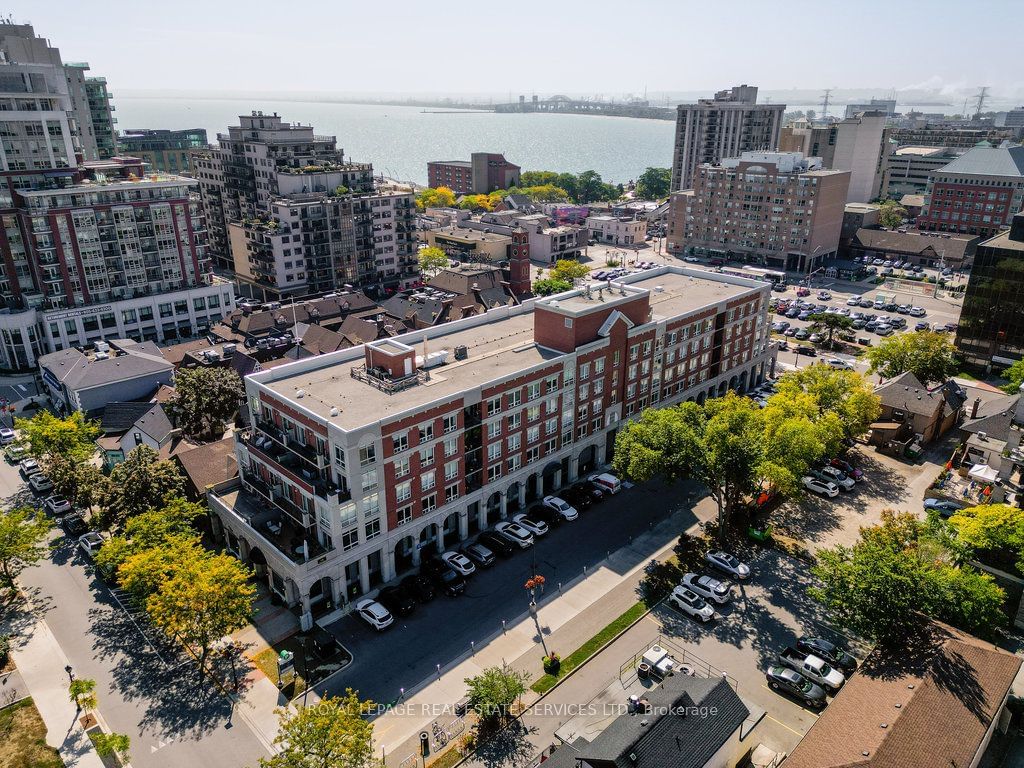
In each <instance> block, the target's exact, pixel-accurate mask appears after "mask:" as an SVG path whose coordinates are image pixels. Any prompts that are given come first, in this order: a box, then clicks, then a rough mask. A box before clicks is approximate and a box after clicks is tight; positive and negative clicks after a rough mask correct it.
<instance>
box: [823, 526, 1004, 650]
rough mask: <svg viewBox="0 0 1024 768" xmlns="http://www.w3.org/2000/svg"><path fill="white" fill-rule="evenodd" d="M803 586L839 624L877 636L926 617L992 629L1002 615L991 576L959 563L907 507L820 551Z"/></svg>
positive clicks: (889, 638)
mask: <svg viewBox="0 0 1024 768" xmlns="http://www.w3.org/2000/svg"><path fill="white" fill-rule="evenodd" d="M811 570H812V572H813V573H814V575H815V576H816V577H817V578H818V580H819V582H820V584H819V585H817V586H814V587H812V588H811V589H809V590H808V592H809V594H810V595H811V597H812V598H814V599H815V600H817V601H818V602H820V603H821V604H822V605H824V606H825V607H826V608H827V609H828V610H829V611H830V612H831V614H832V617H833V620H834V621H835V622H836V623H837V624H838V625H839V626H842V627H845V628H846V629H849V630H851V631H853V632H855V633H857V634H861V635H864V636H866V637H870V638H873V639H875V640H878V641H880V642H883V643H886V642H899V641H900V639H901V638H903V637H904V636H905V635H906V633H907V632H908V631H910V630H911V629H912V628H913V627H914V626H916V625H919V624H920V623H921V621H922V620H923V619H924V618H925V617H932V618H935V619H938V620H940V621H945V622H947V623H950V624H953V625H954V626H957V627H959V628H960V629H963V630H965V631H967V632H971V633H973V634H979V635H983V636H990V635H991V634H992V632H993V631H994V629H995V628H996V627H997V626H999V625H1000V624H1002V623H1005V617H1004V616H1003V614H1002V603H1003V599H1004V597H1005V596H1004V594H1003V591H1002V590H1001V589H1000V588H999V587H998V585H996V583H995V582H994V581H993V580H992V578H991V577H989V576H987V575H986V574H980V573H978V572H977V571H975V570H973V569H971V568H968V567H965V566H958V565H956V564H955V563H954V562H952V558H951V557H946V556H944V554H943V553H942V551H941V547H940V545H939V544H938V542H936V541H935V540H934V539H932V537H931V533H930V532H929V530H928V526H927V525H926V524H925V523H923V522H922V521H920V520H917V519H916V518H915V517H914V516H913V515H911V514H909V513H905V512H904V513H899V514H897V513H895V512H892V511H891V510H886V511H884V512H883V513H882V520H881V523H880V524H878V525H875V526H871V527H865V528H861V530H860V538H859V540H858V541H857V542H856V543H855V544H854V545H853V546H851V547H847V546H845V545H841V544H840V545H837V546H835V547H833V548H831V549H825V550H822V551H820V552H819V553H818V562H817V564H816V565H815V566H814V567H813V568H812V569H811Z"/></svg>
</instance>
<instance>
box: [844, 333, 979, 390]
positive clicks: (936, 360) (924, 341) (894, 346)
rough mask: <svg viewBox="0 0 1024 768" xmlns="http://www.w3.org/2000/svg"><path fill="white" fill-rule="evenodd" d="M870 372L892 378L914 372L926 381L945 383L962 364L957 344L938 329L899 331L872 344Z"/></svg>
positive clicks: (918, 377)
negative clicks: (912, 331) (938, 331)
mask: <svg viewBox="0 0 1024 768" xmlns="http://www.w3.org/2000/svg"><path fill="white" fill-rule="evenodd" d="M864 356H865V358H866V359H867V361H868V362H869V363H870V364H871V367H870V368H869V373H877V374H878V375H879V376H882V377H883V378H886V379H892V378H894V377H896V376H899V375H900V374H901V373H907V372H910V373H912V374H914V376H916V377H917V379H918V380H919V381H920V382H921V383H922V384H932V383H941V382H944V381H945V380H946V379H948V378H949V377H950V376H952V375H953V374H954V373H956V371H957V369H958V368H959V361H958V360H957V353H956V347H954V346H953V344H952V342H950V340H949V338H948V337H947V336H946V334H943V333H937V332H935V331H921V332H919V333H897V334H894V335H892V336H890V337H889V338H887V339H885V340H883V341H881V342H879V344H878V345H877V346H874V347H869V348H868V349H867V350H866V351H865V353H864Z"/></svg>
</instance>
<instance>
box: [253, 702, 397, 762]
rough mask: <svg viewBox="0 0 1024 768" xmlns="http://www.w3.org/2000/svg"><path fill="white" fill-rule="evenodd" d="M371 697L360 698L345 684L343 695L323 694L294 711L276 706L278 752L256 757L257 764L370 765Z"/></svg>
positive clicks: (374, 756)
mask: <svg viewBox="0 0 1024 768" xmlns="http://www.w3.org/2000/svg"><path fill="white" fill-rule="evenodd" d="M373 706H374V704H373V702H372V701H360V700H359V697H358V696H357V695H356V693H355V692H354V691H353V690H352V689H351V688H349V689H348V690H346V691H345V695H344V696H325V697H324V698H322V699H321V700H320V701H318V702H317V703H316V704H314V705H312V706H309V707H302V708H301V709H299V710H298V711H297V712H294V711H292V710H284V709H282V710H278V717H279V718H280V721H281V728H280V730H279V732H278V734H277V736H276V737H274V744H275V745H276V746H277V747H278V748H279V750H280V751H279V752H278V753H277V754H275V755H274V756H273V757H267V758H260V768H372V767H373V766H376V765H377V758H376V755H375V753H374V748H373V723H372V722H370V721H369V720H368V719H367V718H366V715H367V714H368V713H369V712H370V711H371V709H372V708H373Z"/></svg>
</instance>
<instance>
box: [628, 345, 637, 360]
mask: <svg viewBox="0 0 1024 768" xmlns="http://www.w3.org/2000/svg"><path fill="white" fill-rule="evenodd" d="M638 357H640V345H639V344H634V345H633V346H631V347H630V348H629V359H630V360H636V359H637V358H638Z"/></svg>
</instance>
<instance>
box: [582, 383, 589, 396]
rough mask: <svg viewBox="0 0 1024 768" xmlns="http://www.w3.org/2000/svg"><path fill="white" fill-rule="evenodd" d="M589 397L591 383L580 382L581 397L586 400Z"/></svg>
mask: <svg viewBox="0 0 1024 768" xmlns="http://www.w3.org/2000/svg"><path fill="white" fill-rule="evenodd" d="M588 397H590V385H589V384H580V399H581V400H586V399H587V398H588Z"/></svg>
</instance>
